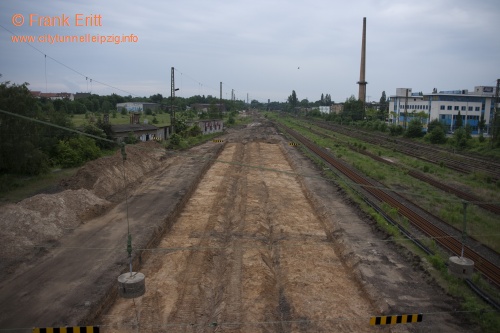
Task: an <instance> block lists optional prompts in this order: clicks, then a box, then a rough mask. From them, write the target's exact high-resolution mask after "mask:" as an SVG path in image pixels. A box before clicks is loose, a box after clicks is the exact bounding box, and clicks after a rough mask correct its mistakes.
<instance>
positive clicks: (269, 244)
mask: <svg viewBox="0 0 500 333" xmlns="http://www.w3.org/2000/svg"><path fill="white" fill-rule="evenodd" d="M218 160H220V161H224V162H225V163H215V164H214V165H213V166H212V168H211V169H210V170H209V171H208V172H207V174H206V175H205V177H204V179H203V181H202V182H201V183H200V185H199V187H198V189H197V190H196V192H195V193H194V195H193V197H192V198H191V200H190V201H189V203H188V205H187V206H186V208H185V210H184V212H183V213H182V215H181V217H180V219H179V220H178V221H177V222H176V224H175V226H174V228H173V229H172V231H171V232H170V233H169V234H168V235H167V236H166V237H165V238H164V239H163V240H162V242H161V244H160V246H159V249H157V251H155V253H154V254H153V255H152V256H151V259H150V260H149V261H148V263H147V264H146V265H145V266H144V269H143V270H142V272H143V273H144V274H145V275H146V277H147V293H146V295H145V296H144V297H142V298H140V299H138V300H137V301H136V302H135V305H134V302H132V301H131V300H125V299H123V300H119V301H118V302H117V303H116V305H115V306H114V308H113V309H112V310H111V311H110V313H109V314H108V315H107V316H106V321H105V322H104V323H103V324H104V325H110V326H112V327H113V328H114V330H113V332H125V331H127V330H128V331H131V332H135V331H136V329H137V327H140V331H141V332H160V331H161V330H162V329H165V328H166V327H169V328H172V329H174V330H175V331H191V330H192V327H196V331H200V332H201V331H207V332H208V331H213V328H214V326H215V325H217V327H219V329H220V330H222V331H234V332H266V331H272V332H276V331H278V332H280V331H310V332H318V331H328V332H333V331H342V332H367V331H370V327H369V325H368V321H367V320H366V318H369V316H370V314H371V313H373V312H374V309H373V308H372V307H371V305H370V301H369V299H367V297H366V296H365V294H364V292H363V290H362V289H361V288H360V286H359V284H358V283H357V282H356V280H353V279H352V275H351V274H350V272H349V270H348V269H347V268H346V267H344V265H343V264H342V261H341V260H340V258H339V257H338V256H337V255H336V253H335V250H334V249H333V247H332V244H331V242H329V240H328V239H327V233H326V232H325V230H324V221H322V220H321V218H320V217H319V216H317V215H316V214H315V212H314V208H313V207H312V206H311V205H310V204H309V202H308V200H307V198H306V197H305V196H304V193H303V191H302V189H301V185H300V183H299V182H298V181H297V179H296V176H294V175H293V174H289V173H290V172H292V171H293V170H292V168H291V166H290V165H289V164H288V162H287V160H286V158H285V156H284V155H283V153H282V151H281V148H280V145H279V144H269V143H263V142H250V143H248V144H241V143H234V144H233V143H230V144H228V145H227V146H226V148H225V150H224V151H223V152H222V153H221V155H220V156H219V159H218ZM249 166H250V167H249ZM136 311H137V316H136ZM137 317H138V318H139V321H137Z"/></svg>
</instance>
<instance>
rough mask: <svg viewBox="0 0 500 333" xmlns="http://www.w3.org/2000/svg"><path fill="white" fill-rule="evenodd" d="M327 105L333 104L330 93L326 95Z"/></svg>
mask: <svg viewBox="0 0 500 333" xmlns="http://www.w3.org/2000/svg"><path fill="white" fill-rule="evenodd" d="M325 105H326V106H330V105H332V96H331V95H330V94H326V95H325Z"/></svg>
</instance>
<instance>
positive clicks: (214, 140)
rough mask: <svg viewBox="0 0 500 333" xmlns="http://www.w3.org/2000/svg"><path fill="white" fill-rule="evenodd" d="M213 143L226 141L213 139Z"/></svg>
mask: <svg viewBox="0 0 500 333" xmlns="http://www.w3.org/2000/svg"><path fill="white" fill-rule="evenodd" d="M212 142H224V140H219V139H213V140H212Z"/></svg>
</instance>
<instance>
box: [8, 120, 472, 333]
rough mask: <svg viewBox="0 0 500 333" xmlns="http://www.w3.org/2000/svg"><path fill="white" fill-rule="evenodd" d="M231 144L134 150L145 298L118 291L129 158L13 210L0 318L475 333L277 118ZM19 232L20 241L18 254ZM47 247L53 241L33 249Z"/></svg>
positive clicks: (108, 326) (143, 328) (133, 201)
mask: <svg viewBox="0 0 500 333" xmlns="http://www.w3.org/2000/svg"><path fill="white" fill-rule="evenodd" d="M222 139H224V141H225V142H224V143H223V144H221V143H211V142H209V143H206V144H204V145H201V146H198V147H195V148H193V149H191V150H189V151H186V152H182V153H175V154H171V153H169V154H165V153H164V152H163V151H162V150H158V149H156V147H155V146H154V143H148V145H151V146H147V147H145V148H144V147H141V146H138V147H137V148H136V149H134V148H132V147H129V148H132V149H131V150H130V151H129V150H128V151H127V154H128V157H127V162H126V164H125V172H126V175H127V179H128V182H127V189H128V190H127V193H128V194H129V200H128V212H129V213H128V215H129V220H130V225H131V232H132V234H133V236H134V247H135V249H136V250H135V251H134V258H135V259H136V261H135V262H136V263H135V267H137V268H138V270H139V271H141V272H142V273H144V274H145V275H146V290H147V292H146V294H145V295H144V296H143V297H141V298H137V299H135V300H126V299H116V298H115V296H113V295H115V294H116V278H117V277H118V275H119V274H121V273H122V272H123V271H124V270H126V268H127V259H126V252H125V249H124V248H125V242H126V229H125V228H124V223H125V221H126V215H127V213H126V212H127V205H126V204H125V201H124V198H125V190H124V189H125V187H124V183H123V181H122V180H123V178H122V177H121V175H122V172H123V165H122V160H121V156H120V155H119V154H117V155H116V156H113V157H111V158H106V159H100V160H98V161H95V162H93V163H91V164H89V165H87V166H86V167H85V168H82V170H81V172H79V173H78V174H77V175H76V176H75V177H74V178H72V179H70V180H68V181H67V182H66V183H65V184H63V185H64V186H65V187H66V188H67V190H66V191H62V192H60V193H56V194H50V195H41V196H40V197H34V198H32V199H30V200H32V201H31V204H30V203H29V202H28V201H27V202H22V203H19V204H17V205H13V206H10V207H9V209H8V210H3V209H2V212H0V214H4V215H0V222H1V223H3V224H2V226H1V227H2V228H1V230H2V232H3V233H2V234H1V235H0V236H1V237H2V240H4V239H9V244H10V245H9V246H4V247H1V246H0V255H1V259H2V263H3V262H4V260H7V261H8V260H11V259H9V258H10V257H9V255H10V256H11V257H12V256H13V255H14V256H15V257H16V258H15V259H16V260H17V261H15V260H14V261H12V260H11V264H12V263H15V264H16V265H14V264H12V267H14V268H15V269H11V270H9V271H6V270H4V271H2V272H1V273H0V274H1V276H2V280H1V282H0V328H19V327H24V328H26V329H25V330H24V331H23V330H18V331H19V332H30V331H31V330H30V329H29V327H33V326H40V327H46V326H64V325H76V324H87V325H101V331H102V332H165V331H168V332H228V331H231V332H365V331H384V332H385V331H388V332H477V329H475V328H474V327H471V326H470V325H468V324H467V323H466V322H464V321H463V319H462V318H460V317H459V316H458V315H455V314H454V311H455V309H456V308H457V306H458V305H457V303H456V301H455V300H453V299H451V298H450V297H448V296H447V295H446V294H445V293H444V292H443V291H442V290H441V289H440V288H439V287H437V286H436V284H435V283H434V282H433V280H432V278H430V276H429V274H428V273H426V272H425V270H424V269H423V267H424V266H425V263H423V262H422V261H421V260H420V259H419V258H418V257H415V256H413V255H411V254H410V253H408V251H406V250H405V249H402V248H400V247H397V246H395V245H393V244H392V242H390V241H389V240H388V239H387V238H386V237H387V236H386V235H385V234H384V233H381V232H380V231H378V229H377V228H376V227H375V225H374V224H373V223H372V222H371V221H370V220H369V219H367V218H366V217H365V216H363V215H362V214H360V213H359V211H358V210H357V209H355V208H354V207H353V205H352V204H351V203H350V202H349V200H347V199H346V198H345V197H344V195H343V194H342V191H339V189H338V187H337V186H336V184H335V183H333V182H329V181H326V180H325V179H323V178H321V170H318V169H317V168H316V167H315V166H314V165H313V164H312V163H311V162H310V161H309V160H308V159H307V158H305V157H304V156H302V155H301V154H300V153H299V149H298V148H296V147H291V146H289V145H287V141H286V140H284V139H283V138H282V137H281V136H280V135H278V134H277V133H276V131H275V129H274V128H273V127H271V126H270V124H269V123H267V122H266V120H265V119H263V118H260V119H259V120H258V121H255V122H253V123H251V124H249V125H248V126H241V127H239V128H238V129H236V130H230V131H229V133H228V134H226V135H225V136H223V137H222ZM222 145H225V147H224V150H223V151H222V152H221V153H220V154H219V148H221V147H222ZM216 157H217V162H215V163H213V165H212V160H213V159H214V158H216ZM210 165H212V166H211V167H210V169H208V171H207V172H206V173H204V172H205V170H206V168H207V167H208V166H210ZM203 175H204V176H203ZM202 176H203V178H201V177H202ZM200 179H201V181H200V182H199V183H198V180H200ZM79 202H80V203H81V204H78V203H79ZM34 203H36V204H34ZM16 210H19V211H21V212H22V214H21V213H15V211H16ZM9 214H10V215H9ZM8 228H10V229H8ZM30 230H32V231H30ZM33 230H34V231H33ZM8 232H9V233H8ZM40 233H41V235H40ZM35 234H36V235H38V236H36V237H35V236H33V235H35ZM39 236H43V237H39ZM160 236H162V237H160ZM37 237H39V238H37ZM156 240H158V241H156ZM16 241H19V244H22V245H23V246H17V248H18V249H17V250H12V249H15V248H16V246H15V242H16ZM39 244H42V245H44V249H45V250H44V251H42V252H40V251H39V250H37V251H34V252H35V253H33V245H39ZM49 245H50V246H49ZM19 248H25V249H30V250H29V251H27V252H26V253H24V254H21V252H20V251H21V250H19ZM35 248H36V249H38V247H35ZM9 251H10V252H9ZM139 258H142V259H143V260H142V266H140V265H139V264H140V261H139V260H138V259H139ZM23 259H24V260H23ZM19 262H22V263H23V264H22V265H18V264H19ZM110 302H112V303H110ZM109 304H112V306H111V307H110V308H109V307H108V305H109ZM103 309H108V310H107V311H105V312H102V310H103ZM405 313H424V321H423V322H422V323H418V324H407V325H392V326H385V327H371V326H369V325H368V323H369V318H370V316H373V315H381V314H384V315H391V314H405Z"/></svg>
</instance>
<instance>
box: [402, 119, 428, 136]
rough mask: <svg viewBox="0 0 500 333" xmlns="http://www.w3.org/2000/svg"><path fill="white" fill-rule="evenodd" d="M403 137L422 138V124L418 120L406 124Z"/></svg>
mask: <svg viewBox="0 0 500 333" xmlns="http://www.w3.org/2000/svg"><path fill="white" fill-rule="evenodd" d="M405 136H406V137H407V138H421V137H422V136H424V132H422V123H421V122H420V120H418V119H413V120H412V121H410V123H409V124H408V128H407V129H406V132H405Z"/></svg>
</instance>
